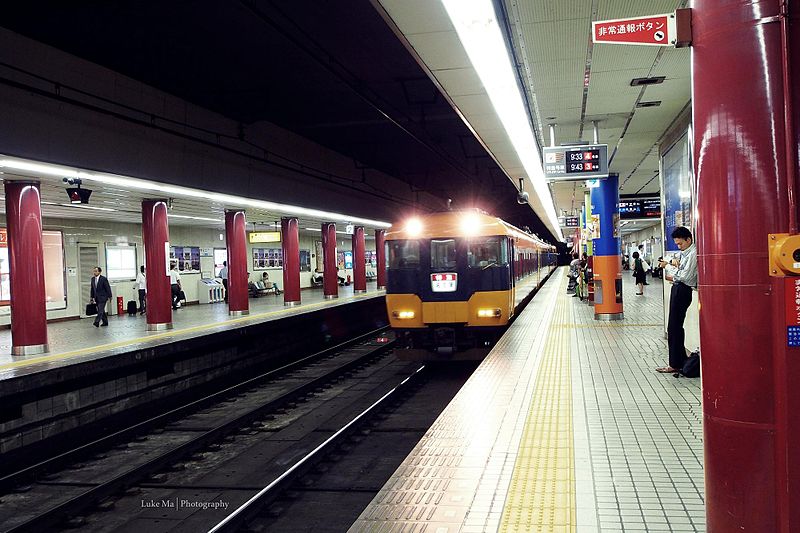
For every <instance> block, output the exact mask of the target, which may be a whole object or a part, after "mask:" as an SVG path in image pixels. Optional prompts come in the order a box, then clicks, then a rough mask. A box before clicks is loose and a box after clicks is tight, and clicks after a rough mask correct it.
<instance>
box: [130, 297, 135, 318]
mask: <svg viewBox="0 0 800 533" xmlns="http://www.w3.org/2000/svg"><path fill="white" fill-rule="evenodd" d="M135 314H136V302H134V301H133V300H128V315H130V316H134V315H135Z"/></svg>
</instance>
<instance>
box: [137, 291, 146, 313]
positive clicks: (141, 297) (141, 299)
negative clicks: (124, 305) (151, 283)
mask: <svg viewBox="0 0 800 533" xmlns="http://www.w3.org/2000/svg"><path fill="white" fill-rule="evenodd" d="M145 309H147V289H139V312H140V313H144V311H145Z"/></svg>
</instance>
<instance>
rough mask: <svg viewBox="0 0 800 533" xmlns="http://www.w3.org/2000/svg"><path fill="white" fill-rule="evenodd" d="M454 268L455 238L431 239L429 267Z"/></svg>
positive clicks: (435, 268)
mask: <svg viewBox="0 0 800 533" xmlns="http://www.w3.org/2000/svg"><path fill="white" fill-rule="evenodd" d="M455 268H456V241H455V239H441V240H438V239H433V240H432V241H431V269H432V270H453V269H455Z"/></svg>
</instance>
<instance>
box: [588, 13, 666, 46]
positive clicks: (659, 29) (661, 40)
mask: <svg viewBox="0 0 800 533" xmlns="http://www.w3.org/2000/svg"><path fill="white" fill-rule="evenodd" d="M592 41H593V42H595V43H619V44H641V45H649V46H671V45H674V44H675V41H676V31H675V15H674V14H672V13H667V14H664V15H652V16H649V17H636V18H629V19H617V20H599V21H597V22H593V23H592Z"/></svg>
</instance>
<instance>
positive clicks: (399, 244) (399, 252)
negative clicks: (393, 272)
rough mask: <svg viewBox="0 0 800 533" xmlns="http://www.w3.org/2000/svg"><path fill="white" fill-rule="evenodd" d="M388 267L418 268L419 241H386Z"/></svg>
mask: <svg viewBox="0 0 800 533" xmlns="http://www.w3.org/2000/svg"><path fill="white" fill-rule="evenodd" d="M386 256H387V257H388V259H389V268H419V241H387V242H386Z"/></svg>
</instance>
